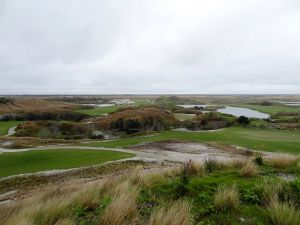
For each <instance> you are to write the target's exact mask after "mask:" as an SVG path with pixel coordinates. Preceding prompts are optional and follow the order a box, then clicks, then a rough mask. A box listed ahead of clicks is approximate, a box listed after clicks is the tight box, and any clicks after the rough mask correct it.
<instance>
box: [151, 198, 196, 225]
mask: <svg viewBox="0 0 300 225" xmlns="http://www.w3.org/2000/svg"><path fill="white" fill-rule="evenodd" d="M190 221H191V215H190V206H189V204H188V203H187V202H181V201H180V202H175V203H173V204H172V205H171V206H170V207H162V208H160V209H158V210H156V211H154V212H153V213H152V214H151V216H150V219H149V223H148V225H188V224H190Z"/></svg>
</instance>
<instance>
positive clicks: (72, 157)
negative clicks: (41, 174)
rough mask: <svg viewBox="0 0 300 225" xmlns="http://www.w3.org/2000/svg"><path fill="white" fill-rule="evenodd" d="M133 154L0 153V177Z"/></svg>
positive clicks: (90, 151)
mask: <svg viewBox="0 0 300 225" xmlns="http://www.w3.org/2000/svg"><path fill="white" fill-rule="evenodd" d="M132 156H133V155H132V154H129V153H123V152H115V151H100V150H88V149H87V150H72V149H55V150H35V151H27V152H15V153H3V154H0V177H5V176H10V175H16V174H22V173H32V172H38V171H43V170H52V169H68V168H75V167H82V166H90V165H96V164H100V163H104V162H107V161H112V160H118V159H124V158H129V157H132Z"/></svg>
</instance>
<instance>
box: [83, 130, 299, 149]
mask: <svg viewBox="0 0 300 225" xmlns="http://www.w3.org/2000/svg"><path fill="white" fill-rule="evenodd" d="M175 139H176V140H188V141H202V142H221V143H226V144H233V145H239V146H243V147H247V148H251V149H256V150H262V151H272V152H288V153H295V154H299V153H300V131H286V130H285V131H283V130H282V131H281V130H262V129H251V128H242V127H231V128H226V129H222V130H220V131H215V132H205V131H204V132H178V131H165V132H161V133H158V134H156V135H152V136H141V137H134V138H124V139H119V140H114V141H107V142H91V143H85V144H83V145H84V146H102V147H128V146H131V145H135V144H138V143H142V142H146V141H163V140H175Z"/></svg>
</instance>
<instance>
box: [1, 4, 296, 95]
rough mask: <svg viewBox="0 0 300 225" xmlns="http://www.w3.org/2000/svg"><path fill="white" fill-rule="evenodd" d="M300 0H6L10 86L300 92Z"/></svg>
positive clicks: (38, 90)
mask: <svg viewBox="0 0 300 225" xmlns="http://www.w3.org/2000/svg"><path fill="white" fill-rule="evenodd" d="M299 21H300V4H299V2H298V1H297V0H264V1H261V0H252V1H240V0H228V1H223V0H212V1H204V0H200V1H199V0H186V1H181V0H173V1H171V0H153V1H148V0H146V1H138V0H126V1H121V0H111V1H106V0H90V1H82V0H72V1H71V0H52V1H48V0H45V1H38V0H26V1H17V0H9V1H8V0H3V1H1V2H0V78H1V80H0V94H59V93H61V94H81V93H82V94H101V93H103V94H106V93H224V94H226V93H228V94H232V93H299V88H300V75H299V71H300V70H299V69H300V63H299V61H300V43H299V40H300V27H299Z"/></svg>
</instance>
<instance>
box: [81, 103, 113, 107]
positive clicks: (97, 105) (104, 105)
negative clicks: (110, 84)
mask: <svg viewBox="0 0 300 225" xmlns="http://www.w3.org/2000/svg"><path fill="white" fill-rule="evenodd" d="M82 105H90V106H95V107H109V106H114V105H115V104H110V103H108V104H104V103H103V104H82Z"/></svg>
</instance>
